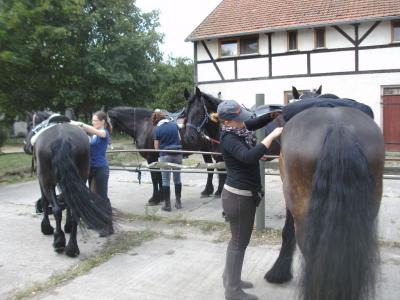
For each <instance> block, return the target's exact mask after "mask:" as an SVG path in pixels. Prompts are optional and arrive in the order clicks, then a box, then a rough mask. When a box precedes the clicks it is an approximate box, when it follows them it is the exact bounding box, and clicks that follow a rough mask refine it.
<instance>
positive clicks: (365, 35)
mask: <svg viewBox="0 0 400 300" xmlns="http://www.w3.org/2000/svg"><path fill="white" fill-rule="evenodd" d="M380 23H381V21H376V22H375V23H374V25H372V26H371V27H370V28H369V29H368V30H367V31H366V32H365V33H364V35H363V36H362V37H361V38H360V39H359V40H358V45H360V44H361V43H362V41H363V40H365V38H366V37H367V36H369V35H370V33H371V32H372V31H374V29H375V28H376V27H377V26H378V25H379V24H380Z"/></svg>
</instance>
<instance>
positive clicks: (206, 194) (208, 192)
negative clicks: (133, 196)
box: [201, 154, 214, 198]
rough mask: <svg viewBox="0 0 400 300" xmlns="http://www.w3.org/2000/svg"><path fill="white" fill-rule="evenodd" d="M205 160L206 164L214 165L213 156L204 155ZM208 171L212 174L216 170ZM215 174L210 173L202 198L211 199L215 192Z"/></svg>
mask: <svg viewBox="0 0 400 300" xmlns="http://www.w3.org/2000/svg"><path fill="white" fill-rule="evenodd" d="M203 160H204V162H205V163H212V162H213V160H212V158H211V155H207V154H203ZM207 171H209V172H212V171H214V169H207ZM213 175H214V174H213V173H208V175H207V184H206V187H205V188H204V190H203V191H202V192H201V198H204V197H210V195H211V194H212V193H213V192H214V186H213V183H212V180H213Z"/></svg>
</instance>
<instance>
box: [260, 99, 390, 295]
mask: <svg viewBox="0 0 400 300" xmlns="http://www.w3.org/2000/svg"><path fill="white" fill-rule="evenodd" d="M310 96H311V95H310V94H309V95H308V96H303V97H302V99H303V100H305V101H304V102H303V103H300V102H294V103H293V104H289V105H288V106H286V107H285V109H284V111H283V115H284V116H283V117H284V118H285V117H286V121H287V123H286V124H285V126H284V130H283V133H282V137H281V159H280V171H281V177H282V181H283V193H284V196H285V201H286V207H287V209H286V221H285V226H284V229H283V232H282V247H281V250H280V253H279V257H278V258H277V260H276V262H275V263H274V265H273V266H272V268H271V269H270V270H269V271H268V272H267V273H266V275H265V279H266V280H267V281H269V282H272V283H283V282H286V281H289V280H290V279H291V278H292V270H291V268H292V259H293V253H294V250H295V247H296V241H297V244H298V245H299V248H300V250H301V251H302V254H303V257H304V263H303V264H302V279H301V280H300V288H301V294H302V298H303V299H307V300H314V299H327V300H334V299H351V300H358V299H368V298H370V297H373V294H374V288H375V279H376V277H375V274H376V267H377V261H378V250H377V237H376V216H377V214H378V211H379V207H380V201H381V197H382V174H383V164H384V144H383V137H382V133H381V131H380V129H379V128H378V126H377V125H376V123H375V122H374V121H373V114H372V111H371V110H370V108H368V107H367V106H366V105H363V104H361V103H358V102H356V101H354V100H350V99H338V97H336V96H334V97H332V96H333V95H321V96H318V97H315V96H316V95H314V97H310ZM319 102H320V103H319ZM309 105H314V106H309ZM353 107H356V108H357V109H354V108H353ZM293 112H296V113H295V114H293ZM285 113H286V114H285ZM292 114H293V115H292ZM288 116H290V118H289V117H288Z"/></svg>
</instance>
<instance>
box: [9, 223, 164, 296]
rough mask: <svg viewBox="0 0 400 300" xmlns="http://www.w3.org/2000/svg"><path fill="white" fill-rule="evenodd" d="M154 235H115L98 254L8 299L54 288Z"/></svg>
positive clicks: (152, 233) (136, 233) (148, 232)
mask: <svg viewBox="0 0 400 300" xmlns="http://www.w3.org/2000/svg"><path fill="white" fill-rule="evenodd" d="M156 237H157V233H155V232H153V231H151V230H143V231H130V232H124V233H121V234H119V235H117V236H116V237H115V239H114V240H113V241H112V242H110V243H109V244H107V245H106V247H105V248H104V249H103V250H102V251H101V252H100V253H99V254H97V255H95V256H91V257H89V258H87V259H85V260H83V261H82V262H79V263H78V264H76V265H74V266H72V267H70V268H68V269H67V270H65V271H63V272H60V273H57V274H53V275H52V276H50V278H49V279H48V280H47V281H45V282H37V283H35V284H33V285H32V286H29V287H27V288H25V289H22V290H20V291H18V292H16V293H15V294H14V295H13V296H12V297H10V299H12V300H19V299H24V298H27V297H33V296H37V295H38V294H40V293H42V292H44V291H46V290H48V289H52V288H55V287H57V286H59V285H61V284H65V283H66V282H69V281H71V280H73V279H74V278H77V277H78V276H81V275H84V274H87V273H89V272H90V271H91V270H92V269H93V268H95V267H97V266H99V265H101V264H103V263H105V262H106V261H108V260H110V259H111V258H112V257H113V256H114V255H116V254H121V253H126V252H128V251H129V250H131V249H132V248H133V247H138V246H140V245H141V244H142V243H143V242H145V241H149V240H152V239H154V238H156Z"/></svg>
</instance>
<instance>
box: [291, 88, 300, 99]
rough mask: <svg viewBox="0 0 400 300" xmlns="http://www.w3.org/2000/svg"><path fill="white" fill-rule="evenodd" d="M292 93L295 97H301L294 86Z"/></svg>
mask: <svg viewBox="0 0 400 300" xmlns="http://www.w3.org/2000/svg"><path fill="white" fill-rule="evenodd" d="M292 95H293V99H300V93H299V91H298V90H297V89H296V87H294V86H292Z"/></svg>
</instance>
